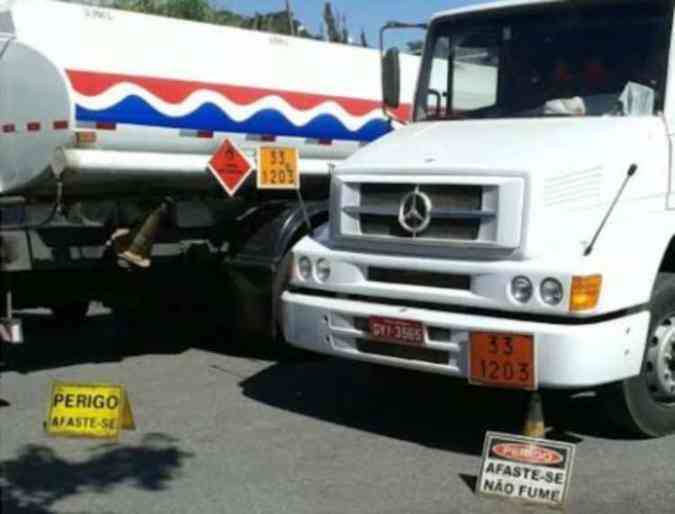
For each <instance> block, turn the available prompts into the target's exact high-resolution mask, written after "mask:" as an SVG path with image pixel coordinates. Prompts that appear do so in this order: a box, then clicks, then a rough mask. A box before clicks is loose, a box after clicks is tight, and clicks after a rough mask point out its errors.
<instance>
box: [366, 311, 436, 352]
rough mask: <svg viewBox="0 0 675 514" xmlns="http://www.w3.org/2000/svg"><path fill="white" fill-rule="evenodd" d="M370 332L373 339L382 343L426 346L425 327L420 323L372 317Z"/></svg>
mask: <svg viewBox="0 0 675 514" xmlns="http://www.w3.org/2000/svg"><path fill="white" fill-rule="evenodd" d="M368 330H369V332H370V335H371V336H372V337H374V338H376V339H380V340H382V341H388V342H390V343H398V344H406V345H411V346H422V345H423V344H424V325H422V323H420V322H418V321H407V320H402V319H392V318H380V317H375V316H371V317H370V318H368Z"/></svg>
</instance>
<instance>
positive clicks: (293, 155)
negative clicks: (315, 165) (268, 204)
mask: <svg viewBox="0 0 675 514" xmlns="http://www.w3.org/2000/svg"><path fill="white" fill-rule="evenodd" d="M258 189H300V173H299V169H298V149H297V148H281V147H268V146H262V147H260V148H259V149H258Z"/></svg>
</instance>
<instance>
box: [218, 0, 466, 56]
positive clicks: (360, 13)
mask: <svg viewBox="0 0 675 514" xmlns="http://www.w3.org/2000/svg"><path fill="white" fill-rule="evenodd" d="M290 2H291V8H292V9H293V11H294V14H295V16H296V18H297V19H299V20H300V21H301V22H302V23H303V24H304V25H305V26H306V28H307V30H309V31H310V32H312V33H315V34H316V33H318V32H319V27H320V25H321V21H322V12H323V6H324V0H290ZM210 3H211V5H212V6H213V7H220V8H225V9H229V10H232V11H235V12H238V13H241V14H246V15H251V14H254V13H255V12H256V11H257V12H270V11H280V10H283V9H284V8H285V3H284V0H210ZM472 3H477V0H331V4H332V5H333V8H334V10H337V11H338V12H339V13H340V14H344V15H345V16H346V17H347V25H348V27H349V30H350V33H351V34H352V35H353V36H354V37H358V35H359V34H360V33H361V29H364V30H365V31H366V35H367V37H368V42H369V44H370V46H375V45H376V44H377V41H378V32H379V30H380V28H381V27H382V25H384V24H385V23H386V22H387V21H390V20H396V21H406V22H412V23H420V22H426V21H428V20H429V18H430V17H431V15H432V14H434V13H436V12H438V11H442V10H445V9H449V8H452V7H457V6H462V5H467V4H472ZM417 34H418V37H421V36H422V33H421V32H419V31H418V32H417ZM414 37H415V33H414V32H411V33H410V36H409V37H407V39H408V40H412V39H413V38H414Z"/></svg>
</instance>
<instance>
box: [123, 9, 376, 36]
mask: <svg viewBox="0 0 675 514" xmlns="http://www.w3.org/2000/svg"><path fill="white" fill-rule="evenodd" d="M113 6H114V7H115V8H117V9H123V10H127V11H135V12H141V13H145V14H155V15H158V16H169V17H172V18H180V19H184V20H193V21H201V22H207V23H214V24H216V25H228V26H232V27H241V28H245V29H252V30H261V31H265V32H274V33H276V34H291V33H292V34H294V35H297V36H300V37H305V38H311V39H324V38H323V36H321V35H319V36H315V35H313V34H311V33H310V32H308V31H307V29H305V28H304V27H303V25H302V24H301V23H300V21H298V20H297V19H295V17H292V19H291V20H289V11H290V6H289V3H288V2H287V3H286V6H287V9H284V10H281V11H277V12H270V13H266V14H260V13H256V14H255V15H254V16H251V17H246V16H241V15H239V14H237V13H234V12H232V11H228V10H215V9H212V8H211V6H210V5H209V2H208V1H207V0H115V2H114V4H113ZM324 22H325V25H326V28H327V31H328V34H327V36H328V40H329V41H332V42H335V43H349V40H350V38H349V31H348V30H347V22H346V19H345V17H344V16H342V17H340V16H339V15H337V14H334V13H333V9H332V7H331V4H330V2H326V3H325V6H324ZM291 27H292V28H291ZM360 43H361V44H362V45H363V46H367V44H368V43H367V41H366V38H365V34H362V35H361V38H360Z"/></svg>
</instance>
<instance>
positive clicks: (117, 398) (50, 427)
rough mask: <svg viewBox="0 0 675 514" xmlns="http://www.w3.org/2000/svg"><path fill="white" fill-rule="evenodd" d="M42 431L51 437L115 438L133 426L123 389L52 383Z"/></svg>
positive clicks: (94, 385) (133, 428)
mask: <svg viewBox="0 0 675 514" xmlns="http://www.w3.org/2000/svg"><path fill="white" fill-rule="evenodd" d="M45 428H46V430H47V433H48V434H49V435H52V436H65V437H94V438H100V439H117V438H118V437H119V433H120V430H135V429H136V424H135V423H134V416H133V414H132V412H131V405H130V404H129V398H128V396H127V392H126V390H125V389H124V386H120V385H102V384H65V383H58V382H55V383H54V384H53V385H52V394H51V397H50V401H49V414H48V415H47V422H46V423H45Z"/></svg>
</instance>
